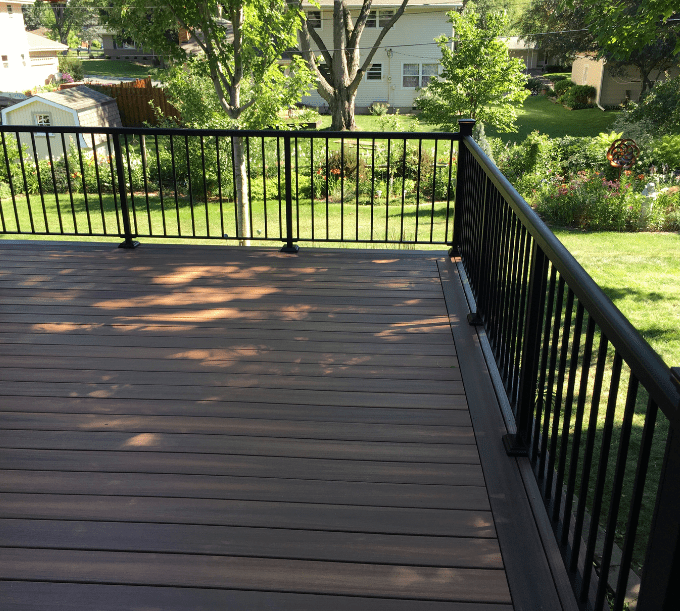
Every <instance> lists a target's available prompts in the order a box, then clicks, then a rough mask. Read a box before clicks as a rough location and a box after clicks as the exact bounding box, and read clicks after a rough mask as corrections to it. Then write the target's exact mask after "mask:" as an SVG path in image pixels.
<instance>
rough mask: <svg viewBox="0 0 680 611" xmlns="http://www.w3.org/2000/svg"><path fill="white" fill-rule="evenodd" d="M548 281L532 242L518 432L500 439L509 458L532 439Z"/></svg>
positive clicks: (541, 255)
mask: <svg viewBox="0 0 680 611" xmlns="http://www.w3.org/2000/svg"><path fill="white" fill-rule="evenodd" d="M547 281H548V258H547V257H546V256H545V254H544V253H543V251H542V250H541V248H540V247H539V246H538V244H536V242H534V248H533V252H532V253H531V269H530V276H529V295H528V297H527V310H526V312H527V313H526V321H525V325H524V341H523V343H522V364H521V369H520V372H519V389H518V395H517V410H516V413H515V422H516V423H517V433H516V434H508V435H504V436H503V444H504V445H505V451H506V452H507V454H508V455H509V456H526V455H527V454H528V448H529V438H530V436H531V422H532V417H533V412H534V404H535V399H536V386H537V381H538V364H539V353H540V349H539V348H540V344H541V328H542V324H541V323H542V321H543V310H544V308H545V291H546V286H547Z"/></svg>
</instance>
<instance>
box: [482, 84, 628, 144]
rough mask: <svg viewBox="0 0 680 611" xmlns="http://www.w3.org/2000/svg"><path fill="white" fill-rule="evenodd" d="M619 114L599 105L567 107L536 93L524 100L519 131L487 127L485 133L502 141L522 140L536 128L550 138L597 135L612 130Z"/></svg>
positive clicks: (518, 126)
mask: <svg viewBox="0 0 680 611" xmlns="http://www.w3.org/2000/svg"><path fill="white" fill-rule="evenodd" d="M616 116H617V112H616V111H612V110H608V111H606V112H603V111H601V110H600V109H599V108H584V109H583V110H567V109H566V108H564V106H562V105H561V104H555V103H553V102H551V101H550V100H549V99H548V98H546V97H545V96H540V95H536V96H530V97H528V98H527V99H526V100H525V101H524V106H523V107H522V109H521V110H520V112H519V117H518V119H517V132H514V133H509V134H503V133H500V132H498V131H496V130H495V129H494V128H492V127H491V126H487V127H486V135H487V136H496V137H498V138H500V139H501V140H503V142H521V141H522V140H524V139H525V138H526V137H527V136H528V135H529V134H530V133H531V132H532V131H534V130H538V131H540V132H541V133H542V134H548V136H550V137H551V138H562V137H564V136H597V134H599V133H600V132H609V131H611V126H612V124H613V123H614V121H615V120H616Z"/></svg>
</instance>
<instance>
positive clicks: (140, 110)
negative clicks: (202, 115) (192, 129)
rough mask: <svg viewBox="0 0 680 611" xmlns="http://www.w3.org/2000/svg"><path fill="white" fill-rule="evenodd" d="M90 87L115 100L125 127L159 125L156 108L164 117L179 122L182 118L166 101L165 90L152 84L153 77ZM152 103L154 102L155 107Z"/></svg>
mask: <svg viewBox="0 0 680 611" xmlns="http://www.w3.org/2000/svg"><path fill="white" fill-rule="evenodd" d="M89 86H90V87H92V88H93V89H96V90H97V91H101V92H102V93H105V94H106V95H108V96H111V97H112V98H115V100H116V102H117V103H118V110H119V111H120V118H121V120H122V122H123V127H143V126H144V125H145V124H149V125H159V120H158V117H157V116H156V115H157V113H156V111H155V110H154V107H155V108H157V109H158V110H159V111H160V113H161V115H162V116H163V117H166V118H169V119H177V120H179V118H180V114H179V111H178V110H177V109H176V108H175V107H174V106H173V105H172V104H170V103H169V102H168V100H167V99H166V97H165V90H163V89H161V88H160V87H154V86H153V85H152V84H151V77H147V78H145V79H137V80H136V81H128V82H124V83H120V84H118V85H96V86H93V85H89ZM150 102H153V107H152V106H151V104H150Z"/></svg>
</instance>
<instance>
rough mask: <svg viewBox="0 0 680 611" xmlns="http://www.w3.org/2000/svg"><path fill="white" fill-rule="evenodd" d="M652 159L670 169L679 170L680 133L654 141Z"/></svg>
mask: <svg viewBox="0 0 680 611" xmlns="http://www.w3.org/2000/svg"><path fill="white" fill-rule="evenodd" d="M652 154H653V156H654V160H655V162H656V163H658V164H659V165H665V166H667V167H668V168H670V169H671V170H680V135H676V136H664V137H663V138H661V140H658V141H656V142H654V144H653V147H652Z"/></svg>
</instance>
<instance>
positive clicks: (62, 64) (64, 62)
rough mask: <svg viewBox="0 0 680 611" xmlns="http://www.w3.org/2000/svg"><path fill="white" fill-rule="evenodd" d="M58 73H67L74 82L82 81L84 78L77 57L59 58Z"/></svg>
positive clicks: (81, 66)
mask: <svg viewBox="0 0 680 611" xmlns="http://www.w3.org/2000/svg"><path fill="white" fill-rule="evenodd" d="M59 72H62V73H64V72H67V73H68V74H70V75H71V76H72V77H73V80H74V81H82V80H83V78H85V71H84V69H83V62H82V61H80V60H79V59H78V58H77V57H68V56H67V55H60V56H59Z"/></svg>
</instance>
